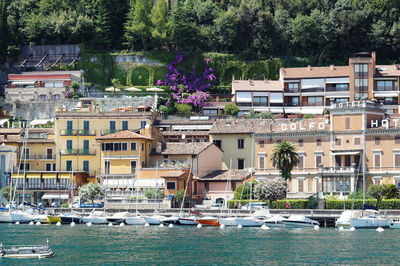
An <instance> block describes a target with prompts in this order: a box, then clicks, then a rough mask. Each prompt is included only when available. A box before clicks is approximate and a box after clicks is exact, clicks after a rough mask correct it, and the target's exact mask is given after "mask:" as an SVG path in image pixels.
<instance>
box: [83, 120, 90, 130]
mask: <svg viewBox="0 0 400 266" xmlns="http://www.w3.org/2000/svg"><path fill="white" fill-rule="evenodd" d="M83 130H85V131H89V121H83Z"/></svg>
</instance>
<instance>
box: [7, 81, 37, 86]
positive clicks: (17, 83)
mask: <svg viewBox="0 0 400 266" xmlns="http://www.w3.org/2000/svg"><path fill="white" fill-rule="evenodd" d="M35 82H36V81H13V82H12V83H11V84H12V85H34V84H35Z"/></svg>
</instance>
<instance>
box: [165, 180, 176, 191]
mask: <svg viewBox="0 0 400 266" xmlns="http://www.w3.org/2000/svg"><path fill="white" fill-rule="evenodd" d="M166 183H167V189H172V190H175V189H176V182H175V181H167V182H166Z"/></svg>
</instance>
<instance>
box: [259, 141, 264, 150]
mask: <svg viewBox="0 0 400 266" xmlns="http://www.w3.org/2000/svg"><path fill="white" fill-rule="evenodd" d="M260 148H264V141H263V140H260Z"/></svg>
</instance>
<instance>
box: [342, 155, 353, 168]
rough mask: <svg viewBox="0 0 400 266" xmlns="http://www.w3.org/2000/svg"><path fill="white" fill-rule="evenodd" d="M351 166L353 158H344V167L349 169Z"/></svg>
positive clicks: (347, 156)
mask: <svg viewBox="0 0 400 266" xmlns="http://www.w3.org/2000/svg"><path fill="white" fill-rule="evenodd" d="M350 165H351V156H350V155H345V156H344V166H347V167H349V166H350Z"/></svg>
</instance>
